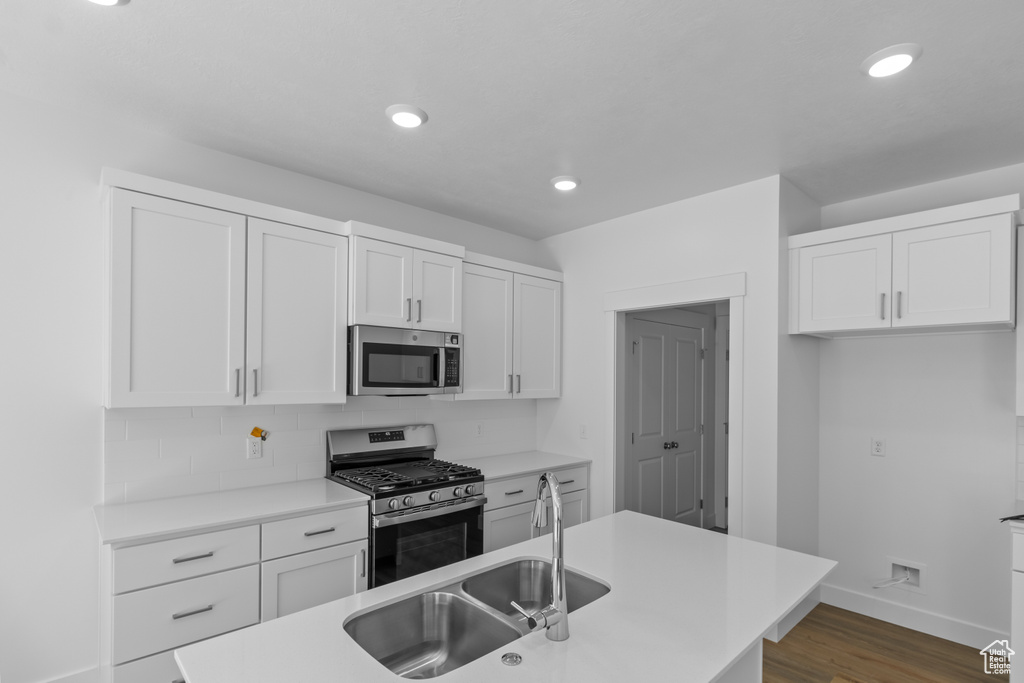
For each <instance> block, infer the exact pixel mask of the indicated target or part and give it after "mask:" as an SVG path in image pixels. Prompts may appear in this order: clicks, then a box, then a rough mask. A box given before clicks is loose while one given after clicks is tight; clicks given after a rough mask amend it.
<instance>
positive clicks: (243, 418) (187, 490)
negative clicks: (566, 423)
mask: <svg viewBox="0 0 1024 683" xmlns="http://www.w3.org/2000/svg"><path fill="white" fill-rule="evenodd" d="M536 403H537V402H536V401H534V400H507V401H451V400H434V399H431V398H428V397H424V396H416V397H409V398H389V397H360V396H354V397H349V400H348V403H346V404H344V405H341V406H336V405H335V406H321V405H303V406H237V407H225V408H212V407H211V408H206V407H203V408H199V407H197V408H124V409H113V410H107V411H105V412H106V416H105V417H106V420H105V438H106V443H105V448H104V457H103V462H104V472H103V476H104V502H105V503H124V502H135V501H141V500H148V499H153V498H166V497H169V496H179V495H187V494H193V493H207V492H211V491H220V490H226V489H235V488H243V487H248V486H261V485H263V484H275V483H279V482H286V481H296V480H299V479H315V478H318V477H322V476H324V469H325V457H326V456H325V449H326V444H325V440H324V434H325V432H326V431H327V430H328V429H343V428H346V427H361V426H366V427H377V426H380V427H384V426H393V425H405V424H421V423H428V424H433V425H435V428H436V430H437V441H438V448H437V457H438V458H441V459H444V460H454V461H462V460H467V459H470V458H474V457H482V456H486V455H496V454H499V453H516V452H519V451H529V450H534V449H535V448H536V422H537V405H536ZM254 427H260V428H261V429H264V430H266V431H267V432H268V436H267V440H266V441H265V442H264V443H263V457H262V458H258V459H252V460H249V459H247V458H246V457H245V456H246V453H245V446H246V444H245V438H246V435H247V434H249V432H250V431H252V429H253V428H254ZM1021 448H1024V445H1022V446H1021ZM1020 486H1021V485H1020V484H1018V487H1020Z"/></svg>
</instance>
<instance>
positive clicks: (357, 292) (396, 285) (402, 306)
mask: <svg viewBox="0 0 1024 683" xmlns="http://www.w3.org/2000/svg"><path fill="white" fill-rule="evenodd" d="M412 259H413V250H412V249H411V248H409V247H403V246H400V245H397V244H391V243H390V242H381V241H380V240H375V239H370V238H368V237H353V238H352V295H351V297H352V307H351V312H352V321H351V323H350V324H352V325H382V326H384V327H412V320H413V317H412V316H413V292H412V290H413V286H412V283H413V278H412Z"/></svg>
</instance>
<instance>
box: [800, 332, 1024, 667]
mask: <svg viewBox="0 0 1024 683" xmlns="http://www.w3.org/2000/svg"><path fill="white" fill-rule="evenodd" d="M1013 363H1014V336H1013V334H1012V333H1009V332H990V333H981V334H950V335H931V336H919V337H906V336H900V337H887V338H876V339H846V340H832V341H826V342H822V343H821V471H820V477H821V487H820V508H821V521H820V525H821V528H820V534H821V535H820V554H821V555H822V556H824V557H827V558H829V559H833V560H837V561H838V562H839V567H838V568H837V569H836V570H835V572H833V574H832V575H831V576H830V577H829V578H828V580H827V588H826V589H825V590H823V591H822V599H823V600H824V601H825V602H829V603H831V604H835V605H838V606H840V607H845V608H848V609H855V610H857V611H859V612H862V613H865V614H869V615H872V616H877V617H880V618H883V619H886V620H889V621H893V622H895V623H900V624H903V625H905V626H909V627H911V628H916V629H918V630H922V631H925V632H928V633H933V634H935V635H938V636H940V637H943V638H947V639H950V640H954V641H956V642H961V643H966V644H969V645H972V646H975V647H978V648H981V647H984V646H985V645H988V644H989V643H990V642H991V641H992V640H995V639H996V637H997V636H998V637H1000V638H1005V637H1006V636H1007V633H1008V632H1009V626H1010V601H1009V594H1010V593H1009V591H1010V571H1009V567H1010V534H1009V529H1007V528H1006V525H1005V524H1003V525H1000V524H999V521H998V518H999V517H1002V516H1005V515H1007V514H1010V512H1008V511H1012V510H1013V504H1014V466H1015V460H1016V458H1015V451H1016V440H1017V438H1016V437H1017V430H1016V417H1015V416H1014V397H1015V394H1014V392H1015V387H1014V381H1015V380H1014V375H1013V373H1012V372H1010V371H1008V369H1009V368H1012V367H1013ZM871 437H878V438H882V439H884V440H885V447H886V456H885V457H881V458H880V457H875V456H871V455H870V454H869V452H868V444H869V441H870V439H871ZM887 557H894V558H897V559H903V560H906V561H908V562H910V563H915V564H916V563H921V564H924V565H927V568H926V569H925V570H924V571H923V573H922V574H923V579H924V581H925V588H926V590H927V594H925V595H921V594H918V593H913V592H909V591H906V590H901V589H899V588H887V589H882V590H875V589H872V587H871V586H872V584H873V583H874V582H877V581H879V580H881V579H884V578H886V577H887V576H889V572H890V566H889V565H888V564H887V560H886V558H887Z"/></svg>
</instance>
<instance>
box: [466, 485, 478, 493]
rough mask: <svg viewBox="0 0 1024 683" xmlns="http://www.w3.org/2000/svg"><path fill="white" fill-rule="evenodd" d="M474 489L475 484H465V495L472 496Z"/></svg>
mask: <svg viewBox="0 0 1024 683" xmlns="http://www.w3.org/2000/svg"><path fill="white" fill-rule="evenodd" d="M475 491H476V487H475V486H473V485H472V484H466V495H467V496H472V495H473V493H474V492H475Z"/></svg>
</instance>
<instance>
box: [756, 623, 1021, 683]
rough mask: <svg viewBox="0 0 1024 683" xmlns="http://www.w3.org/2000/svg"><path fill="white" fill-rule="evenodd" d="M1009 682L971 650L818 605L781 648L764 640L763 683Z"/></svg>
mask: <svg viewBox="0 0 1024 683" xmlns="http://www.w3.org/2000/svg"><path fill="white" fill-rule="evenodd" d="M833 679H836V680H837V683H838V682H843V683H847V682H852V683H918V682H920V683H968V682H970V681H987V682H988V683H995V682H996V681H999V682H1007V681H1009V676H993V675H988V674H986V673H985V670H984V659H983V657H982V656H981V655H980V654H979V653H978V651H977V650H976V649H974V648H973V647H968V646H966V645H960V644H958V643H953V642H951V641H948V640H943V639H941V638H935V637H934V636H929V635H925V634H923V633H919V632H918V631H912V630H910V629H906V628H903V627H901V626H895V625H893V624H890V623H887V622H884V621H879V620H878V619H872V618H871V617H865V616H863V615H860V614H856V613H854V612H848V611H847V610H844V609H839V608H838V607H832V606H831V605H824V604H821V605H818V606H817V607H815V608H814V609H813V610H812V611H811V613H810V614H808V615H807V616H806V617H804V619H803V620H802V621H801V622H800V623H799V624H797V625H796V626H794V627H793V630H791V631H790V632H789V633H788V634H786V637H785V638H783V639H782V640H781V641H780V642H779V643H773V642H771V641H768V640H766V641H764V683H831V681H832V680H833Z"/></svg>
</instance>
